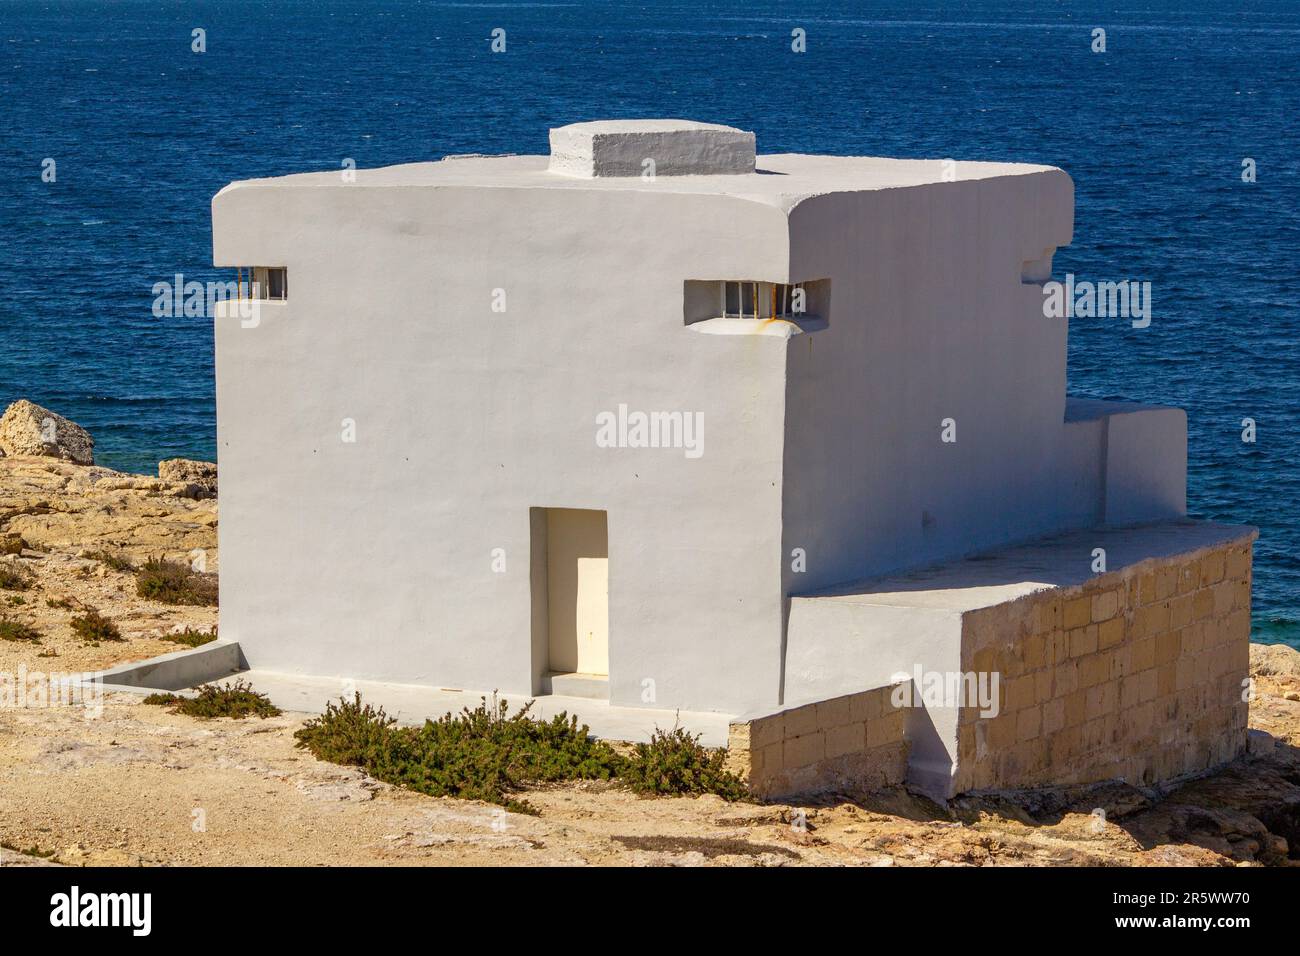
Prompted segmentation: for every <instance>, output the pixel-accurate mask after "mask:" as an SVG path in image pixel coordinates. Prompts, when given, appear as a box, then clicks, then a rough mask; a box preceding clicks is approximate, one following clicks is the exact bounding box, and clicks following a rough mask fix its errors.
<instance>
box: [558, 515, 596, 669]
mask: <svg viewBox="0 0 1300 956" xmlns="http://www.w3.org/2000/svg"><path fill="white" fill-rule="evenodd" d="M546 610H547V657H548V667H547V669H548V670H549V671H550V672H551V673H552V674H584V675H592V676H598V677H605V676H607V675H608V674H609V523H608V516H607V512H604V511H588V510H584V509H577V508H547V509H546Z"/></svg>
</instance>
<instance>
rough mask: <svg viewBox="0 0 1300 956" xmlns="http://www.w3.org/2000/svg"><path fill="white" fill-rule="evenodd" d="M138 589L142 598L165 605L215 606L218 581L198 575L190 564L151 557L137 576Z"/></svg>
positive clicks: (136, 585)
mask: <svg viewBox="0 0 1300 956" xmlns="http://www.w3.org/2000/svg"><path fill="white" fill-rule="evenodd" d="M135 590H136V593H137V594H139V595H140V597H142V598H148V599H149V600H151V601H160V602H162V603H163V604H186V605H201V604H216V603H217V583H216V580H215V578H213V577H211V576H209V575H205V574H198V573H197V572H195V571H194V570H193V569H191V568H190V566H189V565H188V564H183V563H181V562H179V561H166V560H164V559H162V558H150V559H149V560H148V561H146V562H145V563H144V564H143V565H142V566H141V567H140V568H139V570H137V571H136V573H135Z"/></svg>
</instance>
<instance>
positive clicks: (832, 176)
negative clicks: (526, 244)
mask: <svg viewBox="0 0 1300 956" xmlns="http://www.w3.org/2000/svg"><path fill="white" fill-rule="evenodd" d="M549 163H550V158H549V157H547V156H461V157H457V156H449V157H446V158H444V159H442V160H439V161H438V162H432V163H408V164H405V165H401V166H385V167H383V168H380V169H358V170H356V179H355V181H354V182H345V181H344V180H343V177H342V176H341V175H339V172H338V170H330V171H328V172H319V173H296V174H294V175H290V176H278V177H274V178H269V179H246V180H241V181H239V182H236V183H232V184H231V185H229V186H227V187H226V189H237V188H247V187H252V186H256V187H274V188H286V189H292V188H333V189H358V188H360V189H366V188H370V189H375V188H380V189H383V188H389V189H391V188H431V189H437V188H450V187H459V188H485V189H492V188H497V189H616V190H630V191H634V192H647V193H655V192H658V193H692V194H706V195H722V196H735V197H737V198H742V199H748V200H751V201H754V202H760V203H766V204H768V205H772V206H776V207H779V208H783V209H791V208H793V207H794V206H796V205H798V203H800V202H802V201H803V200H805V199H809V198H811V197H813V196H820V195H825V194H827V193H837V192H861V191H867V190H878V189H900V188H907V187H913V186H927V185H934V184H940V183H944V182H953V181H955V182H971V181H975V180H982V179H996V178H1001V177H1008V176H1026V175H1031V174H1034V173H1048V172H1060V170H1058V169H1056V167H1054V166H1036V165H1031V164H1027V163H985V162H968V161H965V160H962V161H959V162H956V163H955V164H952V165H949V161H948V160H944V159H887V158H883V157H876V156H811V155H806V154H802V153H779V154H774V155H767V156H759V157H758V160H757V168H756V170H755V171H754V172H752V173H745V174H728V175H716V176H658V177H656V178H654V179H652V180H651V179H643V178H641V177H640V176H613V177H595V178H580V177H574V176H565V175H562V174H559V173H555V172H551V171H549V170H548V168H547V167H548V165H549ZM1061 175H1064V173H1061ZM225 191H226V190H225V189H223V190H222V192H225Z"/></svg>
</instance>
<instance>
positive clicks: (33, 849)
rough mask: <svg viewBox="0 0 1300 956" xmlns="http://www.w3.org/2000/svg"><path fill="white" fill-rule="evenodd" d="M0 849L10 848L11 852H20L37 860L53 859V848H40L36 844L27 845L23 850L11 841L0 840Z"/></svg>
mask: <svg viewBox="0 0 1300 956" xmlns="http://www.w3.org/2000/svg"><path fill="white" fill-rule="evenodd" d="M0 849H3V850H10V851H12V852H14V853H21V854H22V855H23V856H30V857H35V858H36V859H38V860H53V859H54V851H53V850H42V849H41V848H40V847H38V846H29V847H27V849H25V850H24V849H23V848H22V847H19V846H15V845H14V844H12V843H5V842H3V841H0Z"/></svg>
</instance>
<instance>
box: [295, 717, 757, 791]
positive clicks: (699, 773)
mask: <svg viewBox="0 0 1300 956" xmlns="http://www.w3.org/2000/svg"><path fill="white" fill-rule="evenodd" d="M531 708H532V704H531V703H529V704H525V705H524V706H523V707H521V708H520V709H519V711H518V712H517V713H515V714H513V715H511V714H510V712H509V705H508V703H507V702H506V701H500V702H498V701H497V700H496V697H495V695H494V696H493V701H492V703H491V704H489V703H488V701H487V699H486V698H483V699H482V701H481V703H480V704H479V706H477V707H475V708H474V709H473V710H470V709H469V708H468V707H466V708H465V709H463V710H462V711H461V712H460V713H459V714H456V715H452V714H446V715H444V716H443V717H441V718H439V719H438V720H429V721H425V723H424V726H423V727H420V728H415V727H399V726H397V722H396V721H395V720H394V719H393V718H392V717H389V716H388V715H387V714H386V713H384V710H383V708H382V707H381V708H375V707H372V706H371V705H369V704H364V703H362V701H361V695H360V694H356V695H355V696H354V698H353V699H352V700H351V701H348V700H340V701H339V702H338V703H337V704H334V703H331V704H328V705H326V708H325V713H324V714H322V715H321V716H320V717H316V718H313V719H312V720H309V721H308V722H307V723H306V724H305V725H304V726H303V727H302V729H301V730H299V731H298V732H297V733H296V734H295V737H296V738H297V740H298V746H299V747H304V748H306V749H307V750H309V751H311V753H312V754H313V755H314V756H316V757H317V758H319V759H321V760H328V761H330V762H331V763H338V764H344V765H347V766H352V767H360V768H362V769H363V770H365V771H366V772H367V773H368V774H370V775H371V776H372V777H375V778H376V779H378V780H383V781H385V782H386V783H391V784H394V785H396V786H401V787H406V788H408V789H411V790H416V791H419V792H420V793H427V794H430V795H432V796H436V797H442V796H447V797H461V798H464V799H469V800H484V801H487V802H489V803H496V804H500V805H501V806H504V807H507V808H508V809H511V810H516V811H519V812H523V813H536V810H535V809H534V808H533V807H532V806H530V805H529V804H528V803H527V802H526V801H524V800H522V799H519V798H518V797H517V796H516V794H518V792H519V791H521V790H523V789H524V788H525V787H527V786H529V785H530V784H537V783H549V782H558V781H562V780H610V779H614V778H618V779H620V780H622V781H623V782H624V783H626V784H627V785H628V786H629V787H630V788H631V789H632V790H634V791H636V792H637V793H642V794H656V795H668V794H699V793H715V794H717V795H718V796H720V797H722V798H724V799H726V800H740V799H744V798H746V796H747V792H746V788H745V784H744V782H743V781H741V780H740V778H739V777H737V776H735V775H734V774H732V773H729V772H727V771H726V770H724V769H723V768H722V762H723V760H724V759H725V757H726V753H725V751H722V750H709V749H707V748H705V747H701V746H700V744H699V737H698V736H691V735H690V734H688V733H686V731H684V730H680V729H674V730H672V731H669V732H663V731H656V732H655V734H654V735H653V736H652V737H651V740H650V743H648V744H638V745H636V747H635V748H634V752H633V755H632V756H631V757H630V758H624V757H620V756H619V755H618V754H617V753H616V752H615V751H614V750H613V748H611V747H610V746H609V745H608V744H606V743H604V742H601V741H596V740H592V739H591V738H590V736H589V735H588V729H587V727H586V726H585V725H582V726H579V724H578V718H577V717H570V716H568V715H567V714H560V715H558V716H556V717H553V718H552V719H551V720H540V719H538V718H535V717H532V716H530V714H529V711H530V710H531Z"/></svg>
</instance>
